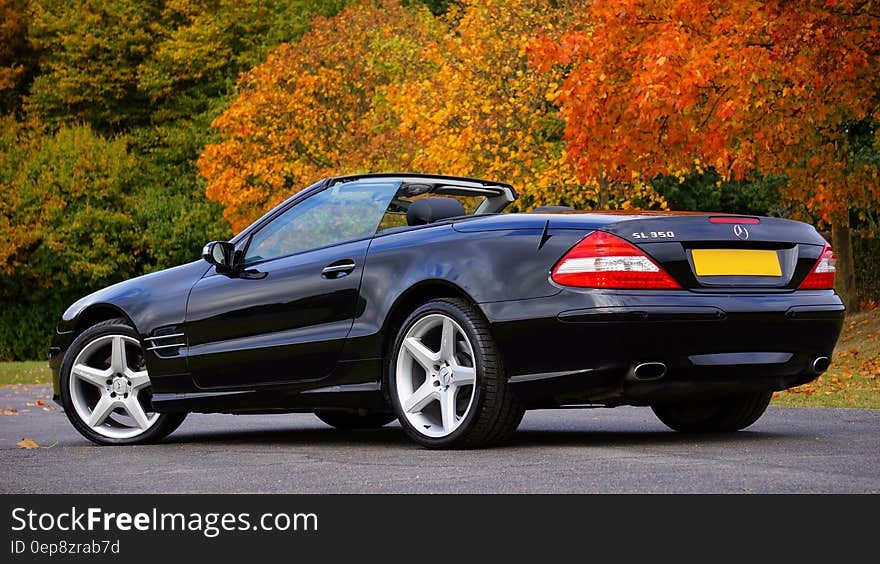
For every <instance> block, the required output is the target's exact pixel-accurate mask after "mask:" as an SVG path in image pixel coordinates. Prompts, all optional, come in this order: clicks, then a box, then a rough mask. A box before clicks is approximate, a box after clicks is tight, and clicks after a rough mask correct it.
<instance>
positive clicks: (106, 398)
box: [60, 319, 186, 445]
mask: <svg viewBox="0 0 880 564" xmlns="http://www.w3.org/2000/svg"><path fill="white" fill-rule="evenodd" d="M60 384H61V403H62V404H63V405H64V411H65V413H66V414H67V418H68V419H70V422H71V423H72V424H73V426H74V427H75V428H76V430H77V431H79V432H80V434H82V435H83V436H84V437H86V438H87V439H89V440H90V441H92V442H95V443H98V444H102V445H110V444H138V443H148V442H153V441H158V440H160V439H162V438H163V437H165V436H166V435H168V434H169V433H171V432H172V431H174V429H176V428H177V427H178V426H179V425H180V424H181V423H182V422H183V420H184V418H185V417H186V414H183V413H164V414H163V413H155V412H153V411H152V407H151V403H150V394H151V391H152V390H151V385H150V374H149V372H148V371H147V368H146V364H145V362H144V352H143V349H142V348H141V344H140V341H139V339H138V335H137V332H135V330H134V329H132V328H131V327H130V326H129V325H128V324H127V323H126V322H125V320H124V319H111V320H108V321H103V322H101V323H97V324H95V325H93V326H92V327H89V328H88V329H86V330H85V331H83V332H82V333H81V334H80V335H79V336H78V337H77V338H76V339H75V340H74V341H73V343H72V344H71V346H70V348H69V349H68V350H67V352H66V353H65V355H64V361H63V363H62V365H61V382H60Z"/></svg>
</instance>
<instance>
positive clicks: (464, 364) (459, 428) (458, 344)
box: [386, 299, 524, 448]
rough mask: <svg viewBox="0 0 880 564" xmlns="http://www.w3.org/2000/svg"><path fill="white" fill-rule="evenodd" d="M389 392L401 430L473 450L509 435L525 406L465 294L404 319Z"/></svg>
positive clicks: (438, 444) (436, 444)
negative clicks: (509, 380)
mask: <svg viewBox="0 0 880 564" xmlns="http://www.w3.org/2000/svg"><path fill="white" fill-rule="evenodd" d="M386 390H388V393H389V396H390V400H391V403H392V405H393V407H394V410H395V412H396V413H397V417H398V419H399V420H400V423H401V425H402V426H403V428H404V430H405V431H406V433H407V434H408V435H409V436H410V437H411V438H413V439H414V440H415V441H416V442H418V443H419V444H421V445H423V446H426V447H428V448H474V447H480V446H486V445H489V444H493V443H496V442H499V441H501V440H503V439H505V438H507V437H508V436H509V435H510V434H512V433H513V432H514V431H515V430H516V427H517V426H518V425H519V423H520V421H521V420H522V417H523V413H524V410H523V407H522V404H521V403H520V401H519V399H518V398H517V397H516V396H515V395H514V393H513V390H511V389H510V386H509V385H508V383H507V376H506V373H505V371H504V368H503V366H502V365H501V358H500V356H499V354H498V351H497V350H496V348H495V343H494V341H493V340H492V336H491V334H490V332H489V326H488V323H487V322H486V321H485V319H483V317H482V316H481V315H480V313H479V312H478V311H476V309H474V307H473V306H471V305H470V304H469V303H467V302H466V301H464V300H459V299H440V300H432V301H430V302H427V303H425V304H423V305H422V306H421V307H419V308H417V309H416V310H415V311H414V312H412V314H410V316H409V317H408V318H407V319H406V320H405V321H404V322H403V324H402V325H401V327H400V329H399V331H398V333H397V338H396V339H395V342H394V346H393V348H392V351H391V354H390V355H389V365H388V368H387V379H386Z"/></svg>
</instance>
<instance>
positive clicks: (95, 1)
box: [26, 0, 159, 131]
mask: <svg viewBox="0 0 880 564" xmlns="http://www.w3.org/2000/svg"><path fill="white" fill-rule="evenodd" d="M158 6H159V4H157V3H156V2H152V1H151V0H75V1H70V0H35V1H34V2H33V7H32V11H33V19H32V22H31V28H30V39H31V42H32V43H33V44H34V46H35V47H36V48H37V49H39V50H40V51H41V62H40V74H39V76H37V77H36V79H35V80H34V84H33V86H32V88H31V94H30V96H29V97H28V100H27V103H26V107H27V109H28V111H29V112H31V113H32V114H34V115H36V116H39V117H40V118H42V119H44V120H45V121H47V122H48V123H50V124H54V125H60V124H63V123H71V122H79V121H85V122H87V123H89V124H91V125H92V126H93V127H95V128H96V129H98V130H102V131H107V130H114V129H118V128H120V127H128V126H131V125H134V124H138V123H144V122H146V121H147V119H148V117H149V109H150V107H149V104H148V102H149V100H148V97H147V96H146V94H145V93H144V92H143V91H141V90H140V89H139V88H138V74H139V73H138V67H139V65H140V64H141V63H142V62H143V61H144V60H145V59H146V58H147V56H148V55H149V54H150V52H151V50H152V47H153V44H154V42H155V28H154V26H153V25H152V22H154V21H156V20H157V18H158V15H159V7H158Z"/></svg>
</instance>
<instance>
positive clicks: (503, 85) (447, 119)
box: [388, 0, 592, 205]
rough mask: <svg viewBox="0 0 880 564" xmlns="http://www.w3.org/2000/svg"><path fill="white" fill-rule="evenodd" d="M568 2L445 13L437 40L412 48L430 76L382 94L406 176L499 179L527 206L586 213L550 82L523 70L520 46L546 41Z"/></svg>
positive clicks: (498, 4) (505, 0) (504, 0)
mask: <svg viewBox="0 0 880 564" xmlns="http://www.w3.org/2000/svg"><path fill="white" fill-rule="evenodd" d="M568 4H569V3H566V2H563V3H561V5H556V6H551V5H550V4H543V3H537V4H536V3H534V2H528V1H526V0H489V1H486V2H472V3H467V4H465V5H464V6H461V7H453V9H452V11H451V12H450V13H448V14H447V16H446V18H445V19H444V23H445V24H446V26H447V27H446V32H445V33H444V34H443V36H442V37H441V38H439V39H438V40H437V41H434V42H432V43H430V44H427V45H425V46H424V48H423V49H422V54H421V57H422V58H423V59H425V60H427V61H430V62H431V64H432V65H433V66H434V67H435V68H436V71H435V72H433V73H431V74H430V75H428V76H425V77H423V78H422V79H421V80H412V79H409V80H406V81H404V82H401V83H400V84H395V85H392V86H391V87H390V88H389V96H388V99H389V102H390V103H391V107H392V112H393V114H394V115H396V116H397V117H396V121H397V123H398V126H397V133H398V134H399V135H401V136H402V137H404V138H407V139H409V140H410V141H409V142H408V143H406V145H407V146H408V147H409V148H410V150H411V151H412V154H411V155H408V156H410V157H411V159H412V166H413V168H414V169H416V170H425V171H442V172H444V173H446V174H453V175H459V176H477V177H487V178H500V179H504V181H506V182H510V183H512V184H514V185H516V186H517V187H518V188H519V189H520V190H522V191H524V194H523V199H524V200H525V201H526V202H528V204H529V205H541V204H548V203H552V204H559V203H566V204H570V205H588V204H589V201H590V198H591V195H592V194H591V192H590V190H589V189H585V188H583V187H582V186H580V185H579V183H577V181H576V178H575V175H574V171H573V170H572V169H571V168H570V167H569V166H568V165H567V163H566V157H565V154H564V144H563V141H562V128H563V122H562V120H561V118H560V117H559V111H558V109H557V108H555V107H554V106H553V105H552V104H551V103H549V102H548V101H547V95H548V93H549V92H551V91H552V89H553V86H554V80H557V79H561V78H560V77H559V76H552V75H542V74H541V73H539V72H537V70H536V69H535V68H534V67H533V66H532V65H531V64H530V63H529V60H528V53H527V50H526V48H527V46H528V42H529V41H530V39H531V38H532V37H534V36H535V35H536V34H538V33H549V34H552V33H554V31H553V30H554V29H557V28H559V27H560V26H561V24H562V23H563V22H565V21H566V18H567V15H568V14H570V13H571V7H570V6H569V5H568Z"/></svg>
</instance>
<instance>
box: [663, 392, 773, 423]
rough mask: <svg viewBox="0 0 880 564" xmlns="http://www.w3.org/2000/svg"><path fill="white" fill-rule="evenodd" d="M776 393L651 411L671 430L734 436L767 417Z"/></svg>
mask: <svg viewBox="0 0 880 564" xmlns="http://www.w3.org/2000/svg"><path fill="white" fill-rule="evenodd" d="M771 397H773V392H757V393H751V394H744V395H739V396H733V397H727V398H719V399H716V400H709V401H700V402H687V403H677V404H664V405H655V406H652V408H651V409H653V410H654V414H655V415H656V416H657V418H658V419H660V421H662V422H663V423H664V424H665V425H666V426H667V427H669V428H670V429H674V430H676V431H681V432H682V433H732V432H734V431H739V430H741V429H745V428H746V427H748V426H749V425H751V424H752V423H754V422H755V421H757V420H758V419H760V417H761V415H763V414H764V411H766V410H767V406H768V405H769V404H770V398H771Z"/></svg>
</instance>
